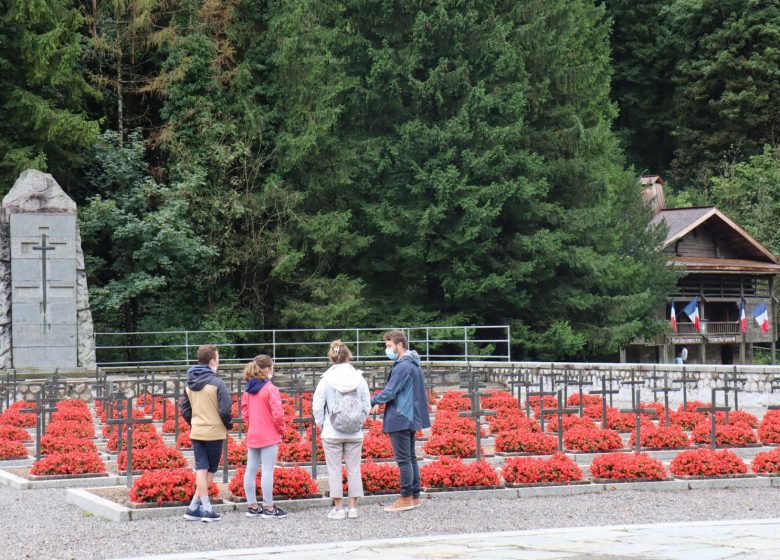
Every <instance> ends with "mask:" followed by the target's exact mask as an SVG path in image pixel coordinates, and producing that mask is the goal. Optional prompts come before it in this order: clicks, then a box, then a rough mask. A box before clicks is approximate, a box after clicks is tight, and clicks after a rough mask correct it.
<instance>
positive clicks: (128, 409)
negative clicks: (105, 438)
mask: <svg viewBox="0 0 780 560" xmlns="http://www.w3.org/2000/svg"><path fill="white" fill-rule="evenodd" d="M116 396H117V398H118V399H119V400H122V399H124V400H125V403H126V404H125V410H124V414H122V413H121V412H120V414H119V418H117V419H115V420H109V419H108V418H106V424H109V425H116V426H117V428H118V429H119V436H118V438H117V448H116V452H117V457H119V454H120V453H121V452H122V432H123V428H124V427H125V426H127V455H126V456H127V465H126V469H127V487H128V488H132V487H133V427H134V426H138V425H140V424H151V423H152V422H153V420H152V419H151V418H143V419H141V418H134V417H133V397H127V398H126V399H125V398H124V395H123V394H122V393H118V394H117V395H116ZM123 416H124V417H123Z"/></svg>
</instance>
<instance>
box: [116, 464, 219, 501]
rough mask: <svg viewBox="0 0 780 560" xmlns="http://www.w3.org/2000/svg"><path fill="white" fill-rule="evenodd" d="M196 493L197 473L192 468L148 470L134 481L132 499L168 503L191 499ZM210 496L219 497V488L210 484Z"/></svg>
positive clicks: (131, 492)
mask: <svg viewBox="0 0 780 560" xmlns="http://www.w3.org/2000/svg"><path fill="white" fill-rule="evenodd" d="M193 494H195V473H194V472H193V471H191V470H190V469H173V470H167V469H162V470H157V471H146V472H145V473H144V474H142V475H141V476H139V477H138V478H137V479H136V480H135V482H134V483H133V488H132V489H131V490H130V501H131V502H135V503H158V504H162V503H166V502H184V501H189V500H190V498H192V496H193ZM209 498H212V499H216V498H219V489H218V488H217V485H216V484H214V483H212V484H211V485H209Z"/></svg>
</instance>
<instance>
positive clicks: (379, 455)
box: [362, 433, 393, 459]
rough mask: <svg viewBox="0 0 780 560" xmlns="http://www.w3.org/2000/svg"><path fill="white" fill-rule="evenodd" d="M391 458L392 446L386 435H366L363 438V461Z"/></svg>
mask: <svg viewBox="0 0 780 560" xmlns="http://www.w3.org/2000/svg"><path fill="white" fill-rule="evenodd" d="M392 456H393V445H392V443H391V442H390V436H388V435H387V434H379V435H376V434H371V433H369V434H367V435H366V436H365V437H364V438H363V451H362V457H363V459H387V458H390V457H392Z"/></svg>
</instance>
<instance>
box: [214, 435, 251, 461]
mask: <svg viewBox="0 0 780 560" xmlns="http://www.w3.org/2000/svg"><path fill="white" fill-rule="evenodd" d="M227 440H228V465H230V466H237V465H246V458H247V452H246V440H245V439H242V440H241V441H236V440H235V439H233V437H232V436H228V438H227ZM223 445H224V444H223ZM224 452H225V450H224V449H223V450H222V453H223V455H222V457H221V458H220V460H219V464H220V465H222V464H223V463H224V459H225V455H224Z"/></svg>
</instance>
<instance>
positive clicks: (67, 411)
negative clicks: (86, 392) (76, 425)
mask: <svg viewBox="0 0 780 560" xmlns="http://www.w3.org/2000/svg"><path fill="white" fill-rule="evenodd" d="M51 420H52V422H83V423H84V424H90V425H91V424H92V414H91V413H90V412H89V409H88V408H80V407H76V406H69V407H65V408H60V404H58V405H57V412H55V413H54V414H52V415H51Z"/></svg>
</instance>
